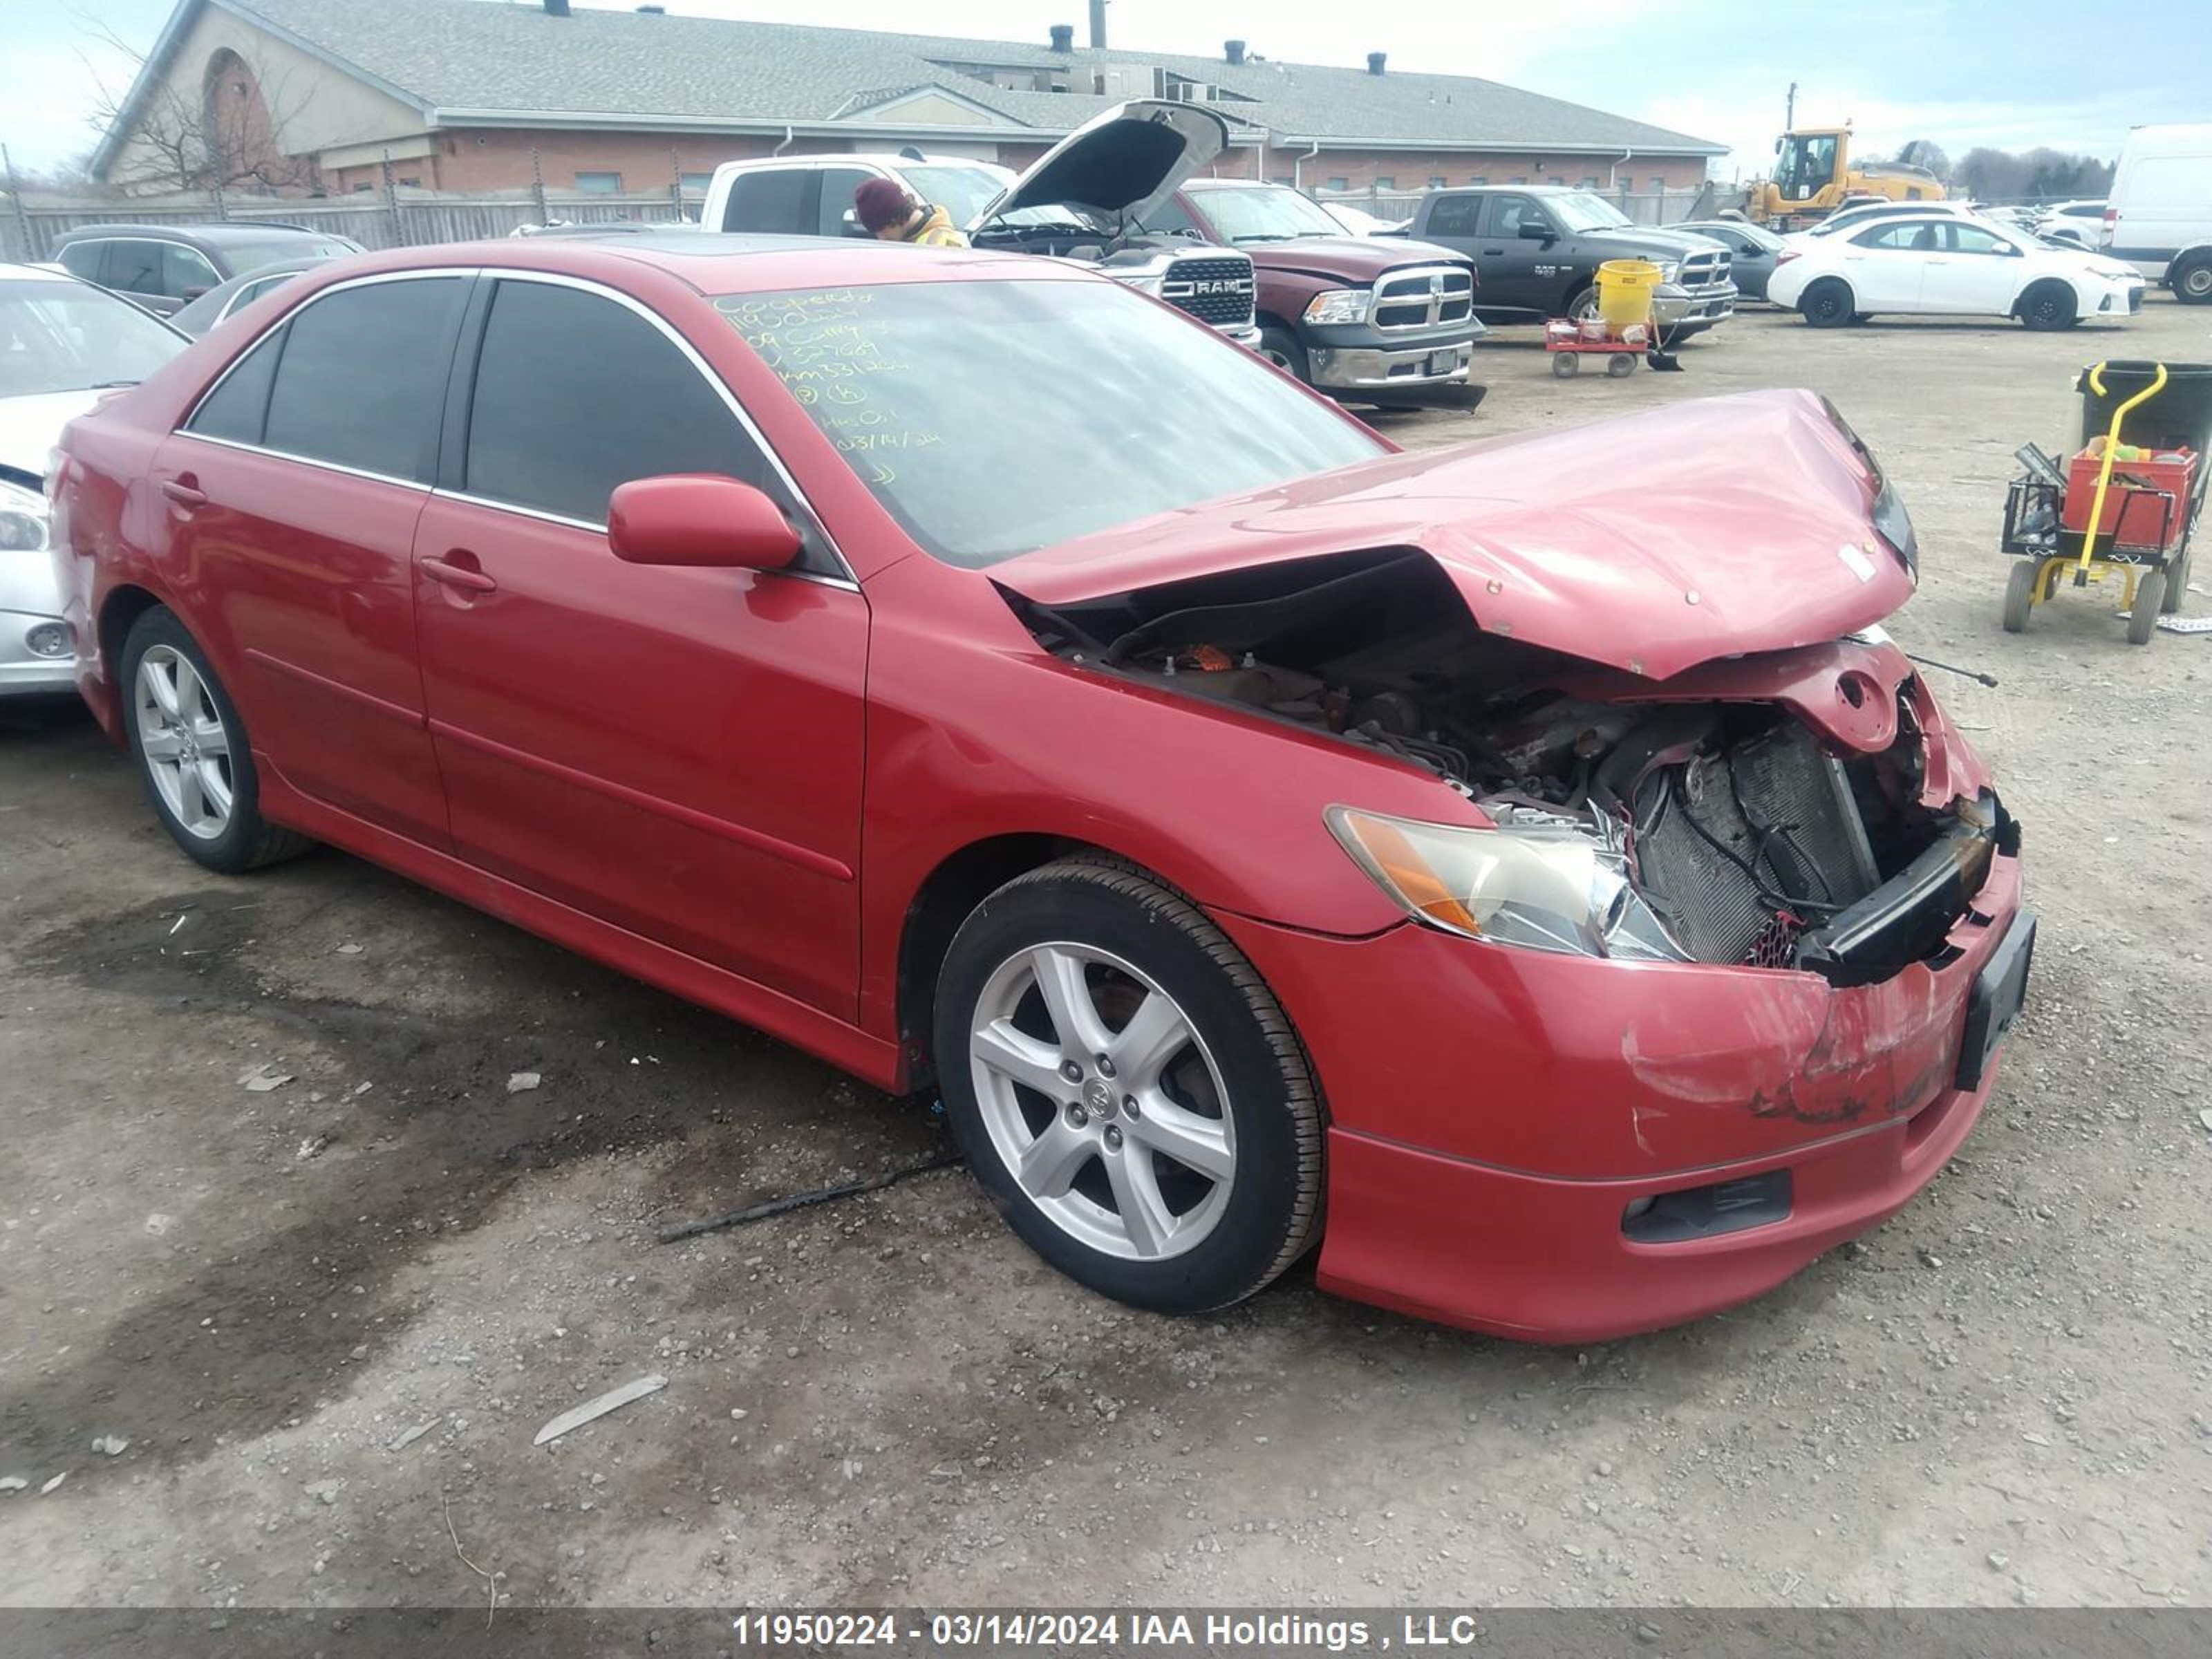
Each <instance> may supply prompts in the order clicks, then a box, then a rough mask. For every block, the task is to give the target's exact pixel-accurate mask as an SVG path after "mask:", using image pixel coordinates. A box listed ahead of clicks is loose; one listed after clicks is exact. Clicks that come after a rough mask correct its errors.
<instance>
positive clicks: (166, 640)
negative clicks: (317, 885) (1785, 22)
mask: <svg viewBox="0 0 2212 1659" xmlns="http://www.w3.org/2000/svg"><path fill="white" fill-rule="evenodd" d="M122 668H123V685H124V690H125V705H124V729H125V732H126V733H127V734H128V736H129V738H130V743H131V761H132V763H134V764H135V765H136V766H137V769H138V777H139V781H140V782H141V783H142V784H143V785H144V787H145V790H146V799H148V800H149V801H150V802H152V803H153V806H154V811H155V816H156V817H159V818H160V819H161V826H162V828H164V829H167V831H168V832H169V836H170V838H171V839H172V840H173V841H174V842H176V843H177V845H178V846H179V847H181V848H184V849H185V852H187V853H189V854H191V856H192V857H193V858H194V859H196V860H198V861H199V862H200V863H201V864H204V865H205V866H207V867H208V868H209V869H210V870H214V871H217V872H221V873H222V874H224V875H227V876H234V875H240V874H243V873H244V872H246V871H248V870H256V869H258V868H260V867H261V866H263V865H264V864H275V863H276V862H278V861H279V860H283V859H289V858H296V857H297V856H298V855H299V854H301V853H304V852H306V851H307V849H308V848H310V847H312V846H313V845H314V843H313V842H311V841H309V840H308V839H307V837H306V836H302V835H300V834H298V833H297V832H296V831H294V830H290V829H283V828H280V827H279V826H278V825H276V824H273V823H270V822H269V820H268V819H266V818H264V817H262V816H261V810H260V801H261V780H260V775H259V774H258V773H257V772H256V771H255V770H254V767H253V750H252V742H251V740H250V739H249V738H247V736H246V722H245V721H244V720H241V719H240V717H239V713H238V709H237V708H236V706H235V705H234V704H233V703H232V702H231V700H230V694H229V693H228V691H226V690H223V685H222V680H221V679H219V678H217V677H216V671H215V670H214V668H213V667H211V666H210V665H209V663H208V659H207V654H206V653H204V652H203V651H202V650H201V649H200V647H199V643H198V641H196V640H194V639H193V638H192V636H191V633H190V632H189V631H187V630H186V629H185V625H184V623H181V622H179V620H178V619H177V616H176V613H175V612H174V611H169V610H167V609H165V608H163V607H161V606H159V605H156V606H155V608H154V609H152V610H150V611H147V612H145V613H144V614H143V616H141V617H139V618H138V620H137V622H135V623H132V624H131V632H130V634H129V635H127V636H126V637H125V640H124V642H123V663H122Z"/></svg>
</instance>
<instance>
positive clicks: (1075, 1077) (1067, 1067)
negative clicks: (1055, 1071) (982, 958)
mask: <svg viewBox="0 0 2212 1659" xmlns="http://www.w3.org/2000/svg"><path fill="white" fill-rule="evenodd" d="M1060 1075H1061V1076H1062V1077H1064V1078H1066V1079H1067V1080H1068V1081H1069V1082H1070V1083H1080V1082H1082V1081H1083V1068H1082V1067H1081V1066H1078V1065H1077V1064H1076V1063H1075V1062H1074V1061H1073V1060H1062V1061H1060Z"/></svg>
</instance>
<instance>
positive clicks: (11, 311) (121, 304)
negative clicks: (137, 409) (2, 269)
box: [0, 279, 190, 398]
mask: <svg viewBox="0 0 2212 1659" xmlns="http://www.w3.org/2000/svg"><path fill="white" fill-rule="evenodd" d="M189 343H190V342H189V341H187V340H185V339H184V338H183V337H181V336H179V334H177V333H176V332H175V331H173V329H170V328H167V327H166V326H164V325H162V324H160V323H157V322H155V320H154V319H152V318H151V317H149V316H148V315H147V314H146V313H144V312H143V311H141V310H139V309H138V307H136V306H134V305H132V304H131V303H130V302H129V301H125V300H118V299H117V298H116V297H115V296H114V295H111V294H106V293H103V292H102V291H101V290H100V289H96V288H91V287H88V286H87V285H86V284H84V283H63V282H36V281H32V282H26V281H22V280H20V279H10V280H8V281H4V282H0V398H28V397H33V396H36V395H37V394H39V393H40V392H87V391H89V390H91V389H92V388H93V387H94V386H132V385H136V384H137V382H138V381H140V380H144V379H145V378H146V377H147V376H148V375H149V374H152V373H153V372H154V371H155V369H157V368H161V365H162V364H163V363H166V362H168V361H169V359H170V358H172V357H173V356H176V355H177V354H178V353H179V351H182V350H183V349H185V346H186V345H187V344H189Z"/></svg>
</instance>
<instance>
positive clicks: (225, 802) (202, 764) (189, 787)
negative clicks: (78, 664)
mask: <svg viewBox="0 0 2212 1659" xmlns="http://www.w3.org/2000/svg"><path fill="white" fill-rule="evenodd" d="M135 701H136V702H137V718H138V752H139V753H140V754H142V755H143V756H144V757H146V772H147V775H148V776H149V777H150V778H152V779H153V781H154V787H155V789H156V790H158V791H159V792H160V793H161V804H162V805H164V806H166V807H167V808H168V809H169V813H170V816H171V817H174V818H175V819H176V821H177V822H178V823H180V824H182V825H183V826H184V828H185V833H186V834H187V835H190V836H196V837H197V838H198V839H199V840H201V841H216V840H220V839H221V838H222V833H223V831H224V830H226V829H229V828H230V811H231V803H232V799H233V797H232V789H233V781H232V774H231V769H230V733H229V732H228V730H227V729H226V728H225V727H224V726H223V723H222V715H221V714H218V713H217V712H216V706H215V699H214V698H213V697H212V696H210V695H209V692H208V688H207V682H206V681H205V680H204V679H202V678H200V672H199V670H197V668H194V667H193V666H192V665H191V661H190V660H189V659H187V658H185V656H184V655H183V653H180V652H179V651H177V650H176V649H175V648H174V647H170V646H166V645H156V646H153V647H149V648H148V650H147V652H146V654H145V655H144V656H143V657H141V658H140V659H138V681H137V686H136V687H135Z"/></svg>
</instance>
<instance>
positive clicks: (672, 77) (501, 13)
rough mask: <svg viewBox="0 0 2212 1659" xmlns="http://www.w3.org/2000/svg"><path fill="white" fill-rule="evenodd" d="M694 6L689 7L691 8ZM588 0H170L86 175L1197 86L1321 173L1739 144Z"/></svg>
mask: <svg viewBox="0 0 2212 1659" xmlns="http://www.w3.org/2000/svg"><path fill="white" fill-rule="evenodd" d="M679 3H680V0H679ZM1103 14H1104V8H1103V6H1097V5H1093V6H1092V8H1091V40H1093V42H1094V44H1091V45H1087V46H1077V45H1076V44H1075V34H1076V31H1075V30H1074V28H1073V27H1068V26H1061V27H1054V28H1053V29H1051V30H1050V31H1049V33H1048V35H1047V37H1046V38H1045V39H1044V40H1038V41H1036V42H1015V41H1003V40H958V39H953V38H949V37H939V36H935V35H910V34H886V33H876V32H872V31H865V30H859V29H840V28H827V27H811V26H802V25H794V24H781V23H750V22H736V21H725V20H721V19H716V18H703V17H681V16H671V15H667V14H666V12H665V10H664V9H661V8H659V7H653V6H647V7H641V8H639V9H637V10H635V11H611V10H597V9H571V7H570V5H569V3H568V0H541V3H539V4H538V5H529V4H501V3H496V0H179V4H178V6H177V9H176V10H175V11H174V12H173V14H172V15H171V16H170V19H169V21H168V22H167V25H166V27H164V28H163V30H162V33H161V38H160V39H159V40H158V41H157V42H156V43H155V47H154V50H153V51H152V52H150V53H149V56H148V58H147V61H146V65H145V68H144V70H143V71H142V73H141V74H140V76H139V78H138V81H137V83H136V84H134V86H133V87H132V88H131V94H130V95H129V97H128V98H127V99H126V100H125V106H124V111H123V114H122V116H121V118H119V119H118V122H117V123H116V125H115V126H114V128H113V129H112V131H109V132H108V134H107V135H106V137H105V138H104V139H103V140H102V141H101V143H100V148H99V149H98V150H97V151H96V152H95V154H94V160H93V166H94V172H95V173H96V174H97V175H98V176H99V177H100V178H101V179H105V180H106V181H107V182H109V183H112V184H115V185H120V186H122V187H123V188H125V189H138V190H147V191H152V190H167V189H174V188H176V187H177V185H178V184H179V179H178V177H177V173H178V166H177V160H176V158H177V155H178V153H179V148H180V145H179V137H180V133H179V128H182V129H184V132H183V134H182V136H183V137H186V138H189V139H196V140H197V142H199V143H201V145H202V147H203V148H212V147H216V146H226V147H234V146H239V145H246V144H253V145H262V144H265V145H267V146H269V147H270V152H271V153H270V155H267V156H266V157H265V158H258V159H261V160H265V161H266V162H267V163H268V164H267V165H262V166H254V165H247V164H251V163H253V162H255V161H257V158H255V157H240V156H235V155H234V156H229V157H227V158H226V166H225V167H224V169H223V170H224V172H225V173H226V174H227V175H228V177H230V178H236V177H239V176H240V175H241V173H245V174H252V175H256V176H258V177H260V178H262V179H266V180H283V184H282V185H279V186H278V187H279V188H284V189H313V190H319V191H324V192H327V193H330V194H343V193H346V192H348V191H360V190H368V189H375V188H379V187H380V185H381V184H382V182H383V180H384V178H385V175H386V168H387V167H388V168H389V169H390V172H391V175H392V181H393V182H394V183H395V184H397V185H409V186H419V187H421V188H422V189H426V190H447V191H489V190H505V189H516V188H521V187H526V186H529V185H532V184H533V183H542V184H543V185H545V186H546V187H547V188H548V189H550V190H554V191H564V192H565V191H587V192H606V193H610V194H655V193H659V192H664V191H667V190H669V189H670V188H671V187H672V186H676V185H679V184H681V185H684V186H688V187H692V188H696V187H700V186H703V185H704V183H705V180H706V178H707V175H708V174H709V173H712V171H713V170H714V166H715V165H716V164H717V163H718V162H720V161H730V160H733V159H737V158H740V157H744V156H751V155H768V154H770V153H772V152H778V151H781V153H784V154H802V153H822V152H836V151H851V150H855V149H896V148H898V147H899V146H901V145H905V144H916V145H921V146H923V147H925V148H927V149H928V150H929V151H930V152H931V153H933V154H946V155H969V156H973V157H978V158H981V159H984V160H989V161H1003V162H1005V163H1006V164H1008V165H1010V166H1014V167H1019V166H1022V165H1023V164H1024V163H1025V162H1027V161H1030V160H1031V159H1033V158H1034V157H1035V156H1036V155H1038V154H1039V153H1041V152H1042V149H1044V148H1045V147H1046V146H1047V145H1048V144H1049V143H1052V142H1053V140H1054V139H1056V138H1058V137H1060V135H1061V134H1063V133H1065V132H1066V131H1069V130H1071V129H1072V128H1074V127H1076V126H1079V125H1082V123H1083V122H1085V120H1087V119H1089V118H1091V116H1093V115H1095V114H1097V112H1099V111H1100V110H1103V109H1104V108H1106V107H1108V106H1109V105H1112V104H1115V103H1118V102H1120V101H1121V100H1124V99H1127V98H1137V97H1165V98H1176V99H1182V100H1189V101H1194V102H1202V103H1204V104H1206V106H1208V107H1209V108H1211V109H1213V110H1215V111H1216V112H1218V113H1219V114H1220V115H1221V116H1222V117H1223V118H1225V120H1226V121H1227V123H1228V125H1229V128H1230V131H1231V145H1230V148H1229V149H1228V150H1227V151H1226V152H1225V154H1224V155H1222V157H1221V159H1220V161H1219V163H1218V165H1217V167H1216V168H1215V171H1217V172H1218V173H1223V174H1225V175H1232V176H1243V177H1257V178H1267V179H1279V180H1281V181H1283V182H1285V183H1293V184H1298V185H1304V186H1305V187H1306V188H1309V189H1318V190H1328V189H1345V190H1364V189H1368V188H1370V187H1371V188H1377V189H1382V190H1390V189H1398V190H1417V189H1419V188H1421V187H1422V186H1424V185H1429V184H1432V183H1447V184H1454V185H1462V184H1467V183H1469V182H1474V181H1487V182H1490V183H1496V184H1504V183H1517V182H1522V181H1524V180H1525V181H1528V182H1531V183H1548V182H1552V181H1555V180H1556V181H1559V182H1564V183H1567V184H1581V183H1585V182H1594V183H1595V184H1596V185H1601V186H1602V187H1605V188H1608V189H1625V188H1627V187H1629V186H1631V185H1633V186H1634V188H1636V189H1638V190H1646V189H1652V188H1656V187H1657V186H1659V185H1662V184H1663V185H1666V186H1667V187H1669V188H1678V189H1679V188H1681V187H1683V186H1686V185H1694V184H1696V183H1698V182H1699V180H1701V179H1703V178H1704V177H1705V166H1706V162H1707V161H1708V160H1709V159H1710V158H1711V157H1713V156H1715V155H1720V154H1722V153H1723V146H1721V145H1718V144H1714V143H1708V142H1706V141H1705V140H1703V139H1699V138H1694V137H1689V136H1688V135H1686V134H1683V133H1679V132H1669V131H1666V130H1665V129H1663V128H1660V127H1655V126H1651V125H1647V124H1645V123H1644V122H1640V121H1632V120H1629V119H1626V118H1624V117H1621V116H1617V115H1608V114H1607V113H1605V112H1602V111H1599V110H1594V109H1588V108H1585V107H1583V106H1581V105H1577V104H1570V103H1566V102H1564V101H1562V100H1559V99H1556V98H1546V97H1542V96H1540V95H1538V94H1534V93H1529V92H1523V91H1521V90H1519V89H1518V88H1513V87H1508V86H1504V85H1501V84H1499V83H1498V82H1493V81H1483V80H1478V79H1475V78H1474V77H1472V76H1456V75H1428V74H1422V73H1419V72H1416V71H1408V70H1401V69H1395V68H1392V67H1391V66H1390V64H1389V60H1388V59H1387V58H1386V57H1385V55H1384V54H1383V53H1381V52H1376V53H1374V54H1372V55H1371V56H1370V58H1369V59H1368V61H1367V63H1366V64H1364V65H1354V66H1344V67H1332V66H1327V65H1317V64H1288V63H1278V62H1275V61H1273V60H1272V59H1270V58H1266V57H1264V56H1262V55H1261V54H1260V53H1258V52H1250V51H1248V50H1247V49H1246V46H1245V43H1243V41H1237V40H1232V41H1228V42H1225V45H1224V47H1223V51H1222V53H1221V55H1220V56H1219V57H1218V58H1194V57H1188V56H1180V55H1176V54H1172V53H1163V52H1143V51H1132V50H1126V49H1119V48H1109V47H1107V46H1104V45H1103V34H1104V24H1103Z"/></svg>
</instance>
